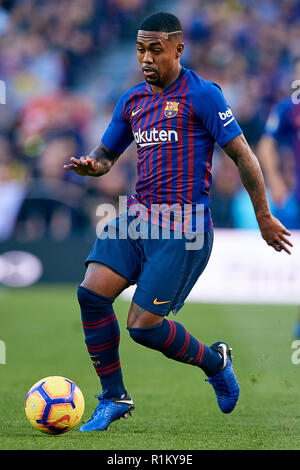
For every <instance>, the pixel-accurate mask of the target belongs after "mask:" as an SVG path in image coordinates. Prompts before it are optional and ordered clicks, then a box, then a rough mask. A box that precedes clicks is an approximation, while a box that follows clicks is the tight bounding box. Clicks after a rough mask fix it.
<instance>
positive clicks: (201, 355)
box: [127, 302, 223, 376]
mask: <svg viewBox="0 0 300 470" xmlns="http://www.w3.org/2000/svg"><path fill="white" fill-rule="evenodd" d="M127 328H128V331H129V334H130V336H131V338H132V339H133V340H134V341H135V342H137V343H139V344H141V345H143V346H146V347H148V348H150V349H155V350H157V351H160V352H161V353H163V354H164V355H165V356H166V357H168V358H169V359H174V360H175V361H178V362H184V363H186V364H191V365H194V366H197V367H200V368H201V369H202V370H203V371H204V372H205V374H206V375H207V376H214V375H216V374H218V372H220V370H221V369H222V364H223V358H222V355H221V354H220V353H219V352H218V351H215V350H214V349H212V348H210V347H209V346H206V345H205V344H204V343H202V342H201V341H199V340H198V339H197V338H195V337H194V336H193V335H192V334H191V333H190V332H189V331H187V330H186V329H185V327H184V326H183V325H182V324H181V323H179V322H177V321H174V320H171V319H166V318H164V316H163V315H159V314H154V313H151V312H149V311H147V310H145V309H144V308H143V307H140V306H139V305H137V304H136V303H135V302H132V303H131V307H130V310H129V315H128V320H127Z"/></svg>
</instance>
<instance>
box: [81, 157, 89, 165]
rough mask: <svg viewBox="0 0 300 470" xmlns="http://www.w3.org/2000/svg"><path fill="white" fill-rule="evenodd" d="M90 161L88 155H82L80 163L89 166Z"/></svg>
mask: <svg viewBox="0 0 300 470" xmlns="http://www.w3.org/2000/svg"><path fill="white" fill-rule="evenodd" d="M88 164H89V162H88V159H87V158H86V157H80V165H84V166H88Z"/></svg>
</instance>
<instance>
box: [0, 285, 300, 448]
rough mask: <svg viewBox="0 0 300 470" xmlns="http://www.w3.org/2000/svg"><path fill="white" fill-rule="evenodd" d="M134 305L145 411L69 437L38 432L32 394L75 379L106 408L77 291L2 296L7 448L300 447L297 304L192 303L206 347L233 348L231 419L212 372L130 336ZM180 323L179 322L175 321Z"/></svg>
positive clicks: (135, 365) (187, 319) (190, 325)
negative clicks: (46, 382) (30, 414)
mask: <svg viewBox="0 0 300 470" xmlns="http://www.w3.org/2000/svg"><path fill="white" fill-rule="evenodd" d="M128 307H129V303H128V302H125V301H123V300H120V299H118V300H117V301H116V302H115V310H116V313H117V316H118V319H119V323H120V328H121V344H120V355H121V361H122V368H123V375H124V378H125V385H126V387H127V389H128V392H129V393H130V394H131V395H132V397H133V399H134V402H135V406H136V410H135V411H134V415H133V417H132V418H130V417H129V418H128V419H126V420H124V419H122V420H119V421H116V422H115V423H113V424H112V425H111V426H110V428H109V430H108V431H105V432H100V433H97V432H96V433H81V432H80V431H79V426H77V427H76V428H74V429H73V430H71V431H70V432H69V433H66V434H63V435H60V436H48V435H45V434H42V433H39V432H38V431H36V430H35V429H33V428H32V427H31V425H30V424H29V422H28V421H27V418H26V416H25V412H24V399H25V395H26V393H27V391H28V389H29V388H30V387H31V385H33V383H35V382H36V381H37V380H39V379H41V378H43V377H45V376H49V375H62V376H65V377H68V378H70V379H72V380H74V381H75V382H76V383H77V384H78V386H79V387H80V388H81V390H82V392H83V394H84V396H85V401H86V409H85V413H84V416H83V421H86V420H87V419H88V418H89V417H90V415H91V413H92V412H93V410H94V408H95V406H96V400H95V398H94V395H95V394H96V393H99V391H100V388H99V382H98V378H97V376H96V375H95V372H94V369H93V367H92V365H91V364H90V361H89V358H88V354H87V351H86V348H85V344H84V340H83V332H82V329H81V321H80V314H79V308H78V305H77V299H76V286H34V287H30V288H26V289H9V288H7V289H6V288H2V289H1V290H0V312H1V313H0V318H1V328H0V340H2V341H4V342H5V344H6V364H0V449H1V450H4V449H10V450H13V449H20V450H21V449H22V450H23V449H24V450H25V449H32V450H35V449H41V450H45V449H47V450H48V449H49V450H52V449H60V450H63V449H70V450H73V449H95V450H96V449H97V450H101V449H103V450H104V449H105V450H134V449H137V450H143V449H148V450H163V449H164V450H195V449H199V450H204V449H219V450H221V449H224V450H227V449H228V450H229V449H231V450H232V449H247V450H254V449H300V401H299V383H300V379H299V374H300V364H299V365H295V364H293V363H292V361H291V356H292V352H293V349H292V347H291V345H292V342H293V340H294V339H295V338H294V337H293V326H294V323H295V320H296V318H297V312H298V308H297V307H295V306H262V305H221V304H219V305H213V304H195V303H187V304H186V305H185V306H184V308H183V309H182V310H181V311H180V312H179V314H178V315H177V317H175V318H176V319H177V321H179V322H181V323H183V324H184V326H185V327H186V328H187V329H189V330H190V332H191V333H192V334H193V335H194V336H196V337H197V338H198V339H200V340H201V341H203V342H204V343H206V344H211V343H213V342H214V341H216V340H225V341H228V342H229V343H230V345H231V346H232V348H233V364H234V367H235V370H236V374H237V376H238V379H239V382H240V389H241V392H240V399H239V402H238V405H237V407H236V409H235V410H234V411H233V413H231V414H230V415H223V414H222V413H221V411H220V410H219V408H218V406H217V402H216V398H215V395H214V393H213V389H212V387H211V386H210V385H209V384H208V383H207V382H205V376H204V374H203V372H202V371H201V370H200V369H198V368H196V367H193V366H190V365H187V364H181V363H178V362H175V361H171V360H170V359H167V358H165V357H164V356H163V355H161V354H160V353H158V352H156V351H152V350H148V349H146V348H143V347H142V346H140V345H138V344H136V343H134V342H133V341H132V340H131V339H130V337H129V335H128V332H127V330H126V317H127V312H128ZM171 318H174V317H173V315H171Z"/></svg>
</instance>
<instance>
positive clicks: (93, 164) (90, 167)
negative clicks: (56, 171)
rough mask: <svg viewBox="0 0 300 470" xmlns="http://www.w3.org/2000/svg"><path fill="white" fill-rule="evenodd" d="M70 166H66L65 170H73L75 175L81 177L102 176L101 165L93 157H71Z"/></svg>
mask: <svg viewBox="0 0 300 470" xmlns="http://www.w3.org/2000/svg"><path fill="white" fill-rule="evenodd" d="M70 161H71V162H72V163H69V164H68V165H64V169H65V170H73V171H75V173H77V174H78V175H81V176H100V175H101V174H102V172H101V163H100V162H98V161H97V160H96V159H95V158H93V157H89V156H87V157H80V158H79V159H78V158H75V157H71V158H70Z"/></svg>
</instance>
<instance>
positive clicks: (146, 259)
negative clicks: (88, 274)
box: [86, 214, 213, 316]
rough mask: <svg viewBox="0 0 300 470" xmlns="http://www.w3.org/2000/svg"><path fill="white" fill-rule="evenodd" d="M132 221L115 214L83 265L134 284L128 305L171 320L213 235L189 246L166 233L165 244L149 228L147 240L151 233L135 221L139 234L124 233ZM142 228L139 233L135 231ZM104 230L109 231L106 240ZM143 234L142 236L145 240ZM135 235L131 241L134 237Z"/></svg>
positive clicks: (203, 260) (207, 254) (159, 234)
mask: <svg viewBox="0 0 300 470" xmlns="http://www.w3.org/2000/svg"><path fill="white" fill-rule="evenodd" d="M134 219H135V217H133V216H128V214H120V216H119V217H117V219H114V220H113V221H112V222H110V223H109V224H108V225H106V227H104V229H103V231H102V232H101V233H100V234H99V235H98V237H97V239H96V242H95V244H94V246H93V248H92V250H91V252H90V254H89V256H88V258H87V259H86V265H88V263H90V262H98V263H102V264H105V265H107V266H109V267H110V268H111V269H113V270H114V271H116V272H117V273H118V274H120V275H121V276H123V277H124V278H126V279H127V280H128V281H129V282H130V283H131V284H136V290H135V293H134V296H133V299H132V300H133V302H135V303H136V304H137V305H139V306H140V307H142V308H144V309H145V310H148V311H149V312H152V313H154V314H157V315H163V316H167V315H168V314H169V313H170V311H173V313H174V314H176V313H177V312H178V311H179V310H180V309H181V307H182V306H183V304H184V302H185V299H186V298H187V296H188V294H189V293H190V291H191V290H192V288H193V286H194V284H195V283H196V281H197V279H198V278H199V276H200V275H201V273H202V272H203V271H204V269H205V267H206V265H207V263H208V260H209V257H210V254H211V250H212V245H213V231H212V230H211V231H209V232H206V233H204V234H201V235H197V236H196V237H194V239H193V240H191V238H188V239H187V238H186V237H185V234H184V233H180V238H176V237H178V236H179V234H178V232H177V233H175V232H174V231H171V232H169V235H170V238H169V239H165V238H163V237H165V235H164V234H163V233H162V232H163V230H162V229H160V228H158V227H157V226H155V227H154V229H155V230H154V231H153V233H156V235H155V236H154V238H153V237H152V238H149V233H150V230H151V229H152V228H153V224H152V225H151V224H150V223H149V222H146V221H142V222H141V221H139V223H140V226H139V230H137V231H134V234H132V232H131V236H128V233H130V224H131V228H132V224H133V223H134ZM142 224H144V227H141V225H142ZM108 229H113V231H112V232H110V236H106V235H107V234H108ZM146 230H147V236H145V233H146ZM137 232H139V236H138V237H137V235H136V233H137Z"/></svg>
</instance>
